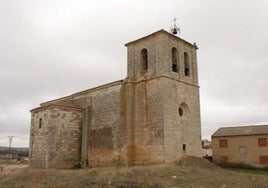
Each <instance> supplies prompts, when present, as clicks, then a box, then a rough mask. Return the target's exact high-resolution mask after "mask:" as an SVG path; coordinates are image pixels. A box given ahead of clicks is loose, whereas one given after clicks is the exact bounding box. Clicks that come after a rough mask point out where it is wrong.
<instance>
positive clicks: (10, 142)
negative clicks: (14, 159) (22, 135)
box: [7, 136, 15, 154]
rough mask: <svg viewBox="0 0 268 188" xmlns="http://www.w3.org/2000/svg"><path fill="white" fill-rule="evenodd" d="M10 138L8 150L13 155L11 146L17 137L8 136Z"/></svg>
mask: <svg viewBox="0 0 268 188" xmlns="http://www.w3.org/2000/svg"><path fill="white" fill-rule="evenodd" d="M7 137H8V139H9V148H8V150H9V154H10V153H11V144H12V140H13V138H14V137H15V136H7Z"/></svg>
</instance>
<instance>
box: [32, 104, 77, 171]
mask: <svg viewBox="0 0 268 188" xmlns="http://www.w3.org/2000/svg"><path fill="white" fill-rule="evenodd" d="M81 120H82V110H81V109H73V108H66V107H57V106H50V107H47V108H44V109H39V110H38V111H33V112H32V124H31V138H30V146H31V150H30V166H34V167H43V168H50V167H54V168H73V167H75V166H77V165H79V163H80V158H81V156H80V154H81Z"/></svg>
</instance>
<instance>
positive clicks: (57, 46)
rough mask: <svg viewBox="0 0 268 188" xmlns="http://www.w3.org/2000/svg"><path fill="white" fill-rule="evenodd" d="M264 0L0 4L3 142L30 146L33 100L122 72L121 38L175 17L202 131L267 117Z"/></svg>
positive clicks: (123, 51)
mask: <svg viewBox="0 0 268 188" xmlns="http://www.w3.org/2000/svg"><path fill="white" fill-rule="evenodd" d="M267 6H268V3H267V1H265V0H259V1H242V0H238V1H231V0H226V1H213V0H204V1H202V2H201V1H200V2H198V1H194V0H187V1H186V0H181V1H177V0H167V1H160V2H156V1H153V0H146V1H141V0H136V1H134V0H133V1H132V0H128V1H125V0H115V1H103V0H102V1H101V0H98V1H96V0H93V1H87V0H77V1H73V0H53V1H52V0H47V1H40V0H25V1H20V0H14V1H1V2H0V65H1V69H0V86H1V97H0V105H1V111H0V145H5V144H7V142H6V141H7V137H6V136H8V135H10V134H11V135H14V136H15V138H16V140H14V145H17V146H28V143H29V140H28V139H29V127H30V113H29V110H30V109H32V108H34V107H37V106H38V104H39V103H41V102H44V101H47V100H51V99H55V98H58V97H63V96H66V95H69V94H72V93H74V92H78V91H81V90H85V89H88V88H92V87H95V86H98V85H101V84H105V83H108V82H111V81H115V80H119V79H123V78H125V76H126V68H127V67H126V62H127V52H126V48H125V47H124V44H125V43H127V42H129V41H132V40H135V39H137V38H140V37H142V36H145V35H147V34H150V33H152V32H154V31H157V30H159V29H162V28H163V29H166V30H169V28H170V26H171V25H172V19H173V17H177V18H178V21H177V25H178V26H179V27H181V37H182V38H184V39H186V40H188V41H189V42H191V43H193V42H196V43H197V45H198V46H199V48H200V49H199V50H198V66H199V83H200V100H201V113H202V132H203V136H204V137H208V138H209V137H210V135H211V134H212V133H213V132H214V131H215V130H216V129H217V128H218V127H220V126H229V125H230V126H231V125H247V124H255V123H258V122H266V121H268V120H267V119H266V117H267V110H268V102H267V100H266V96H267V95H268V89H267V84H266V80H267V77H268V76H267V73H266V70H267V68H268V65H267V61H268V55H267V52H266V49H267V48H268V35H267V33H268V32H267V30H268V23H267V21H266V18H267V16H268V15H267V11H266V10H267Z"/></svg>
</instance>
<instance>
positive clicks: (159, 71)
mask: <svg viewBox="0 0 268 188" xmlns="http://www.w3.org/2000/svg"><path fill="white" fill-rule="evenodd" d="M126 47H127V49H128V61H127V63H128V64H127V65H128V70H127V77H126V78H125V79H124V80H119V81H116V82H113V83H109V84H106V85H102V86H99V87H96V88H92V89H88V90H86V91H82V92H78V93H75V94H72V95H70V96H67V97H63V98H60V99H56V100H53V101H48V102H45V103H42V104H41V105H40V107H38V108H35V109H33V110H31V113H32V120H31V136H30V166H33V167H42V168H74V167H79V166H82V167H88V166H104V165H105V166H107V165H112V164H114V163H124V164H129V163H130V164H131V163H140V164H150V163H162V162H170V161H174V160H177V159H179V158H181V157H183V156H185V155H192V156H201V125H200V105H199V86H198V74H197V58H196V50H197V46H196V45H195V44H194V45H193V44H190V43H188V42H187V41H185V40H183V39H181V38H179V37H176V36H174V35H172V34H170V33H168V32H166V31H164V30H160V31H157V32H155V33H152V34H150V35H148V36H145V37H143V38H140V39H138V40H136V41H132V42H130V43H127V44H126Z"/></svg>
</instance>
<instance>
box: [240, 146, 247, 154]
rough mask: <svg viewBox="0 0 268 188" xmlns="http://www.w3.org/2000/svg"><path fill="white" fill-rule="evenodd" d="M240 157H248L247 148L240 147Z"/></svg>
mask: <svg viewBox="0 0 268 188" xmlns="http://www.w3.org/2000/svg"><path fill="white" fill-rule="evenodd" d="M239 155H247V147H246V146H239Z"/></svg>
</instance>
